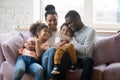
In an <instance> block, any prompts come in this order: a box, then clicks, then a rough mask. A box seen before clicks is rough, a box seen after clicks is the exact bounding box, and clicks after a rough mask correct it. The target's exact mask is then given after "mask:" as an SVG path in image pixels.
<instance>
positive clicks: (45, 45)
mask: <svg viewBox="0 0 120 80" xmlns="http://www.w3.org/2000/svg"><path fill="white" fill-rule="evenodd" d="M48 48H50V45H49V44H47V43H42V44H41V49H43V50H47V49H48Z"/></svg>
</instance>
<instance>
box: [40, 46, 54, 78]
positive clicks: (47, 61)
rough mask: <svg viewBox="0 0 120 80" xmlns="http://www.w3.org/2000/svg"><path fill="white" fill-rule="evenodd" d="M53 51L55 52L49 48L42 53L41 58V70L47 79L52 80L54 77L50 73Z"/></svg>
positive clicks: (52, 48)
mask: <svg viewBox="0 0 120 80" xmlns="http://www.w3.org/2000/svg"><path fill="white" fill-rule="evenodd" d="M55 51H56V48H55V47H51V48H49V49H48V50H47V51H45V52H44V53H43V55H42V57H41V61H42V66H43V70H44V72H45V75H46V76H47V78H53V77H54V76H53V75H52V74H51V71H52V69H53V64H54V54H55Z"/></svg>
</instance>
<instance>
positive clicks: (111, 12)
mask: <svg viewBox="0 0 120 80" xmlns="http://www.w3.org/2000/svg"><path fill="white" fill-rule="evenodd" d="M92 23H93V25H96V28H99V29H102V28H104V29H109V30H117V29H120V0H93V17H92ZM101 26H103V27H101Z"/></svg>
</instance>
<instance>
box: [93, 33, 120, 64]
mask: <svg viewBox="0 0 120 80" xmlns="http://www.w3.org/2000/svg"><path fill="white" fill-rule="evenodd" d="M93 59H94V61H95V65H99V64H110V63H112V62H120V33H118V34H115V35H112V36H110V37H107V38H104V39H102V40H99V41H97V42H96V43H95V48H94V51H93Z"/></svg>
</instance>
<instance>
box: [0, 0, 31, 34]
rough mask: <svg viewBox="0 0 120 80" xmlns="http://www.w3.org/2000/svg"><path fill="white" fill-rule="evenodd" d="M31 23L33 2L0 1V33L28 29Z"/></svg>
mask: <svg viewBox="0 0 120 80" xmlns="http://www.w3.org/2000/svg"><path fill="white" fill-rule="evenodd" d="M32 22H33V0H0V33H7V32H13V31H15V28H18V27H20V28H22V27H29V26H30V25H31V23H32Z"/></svg>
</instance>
